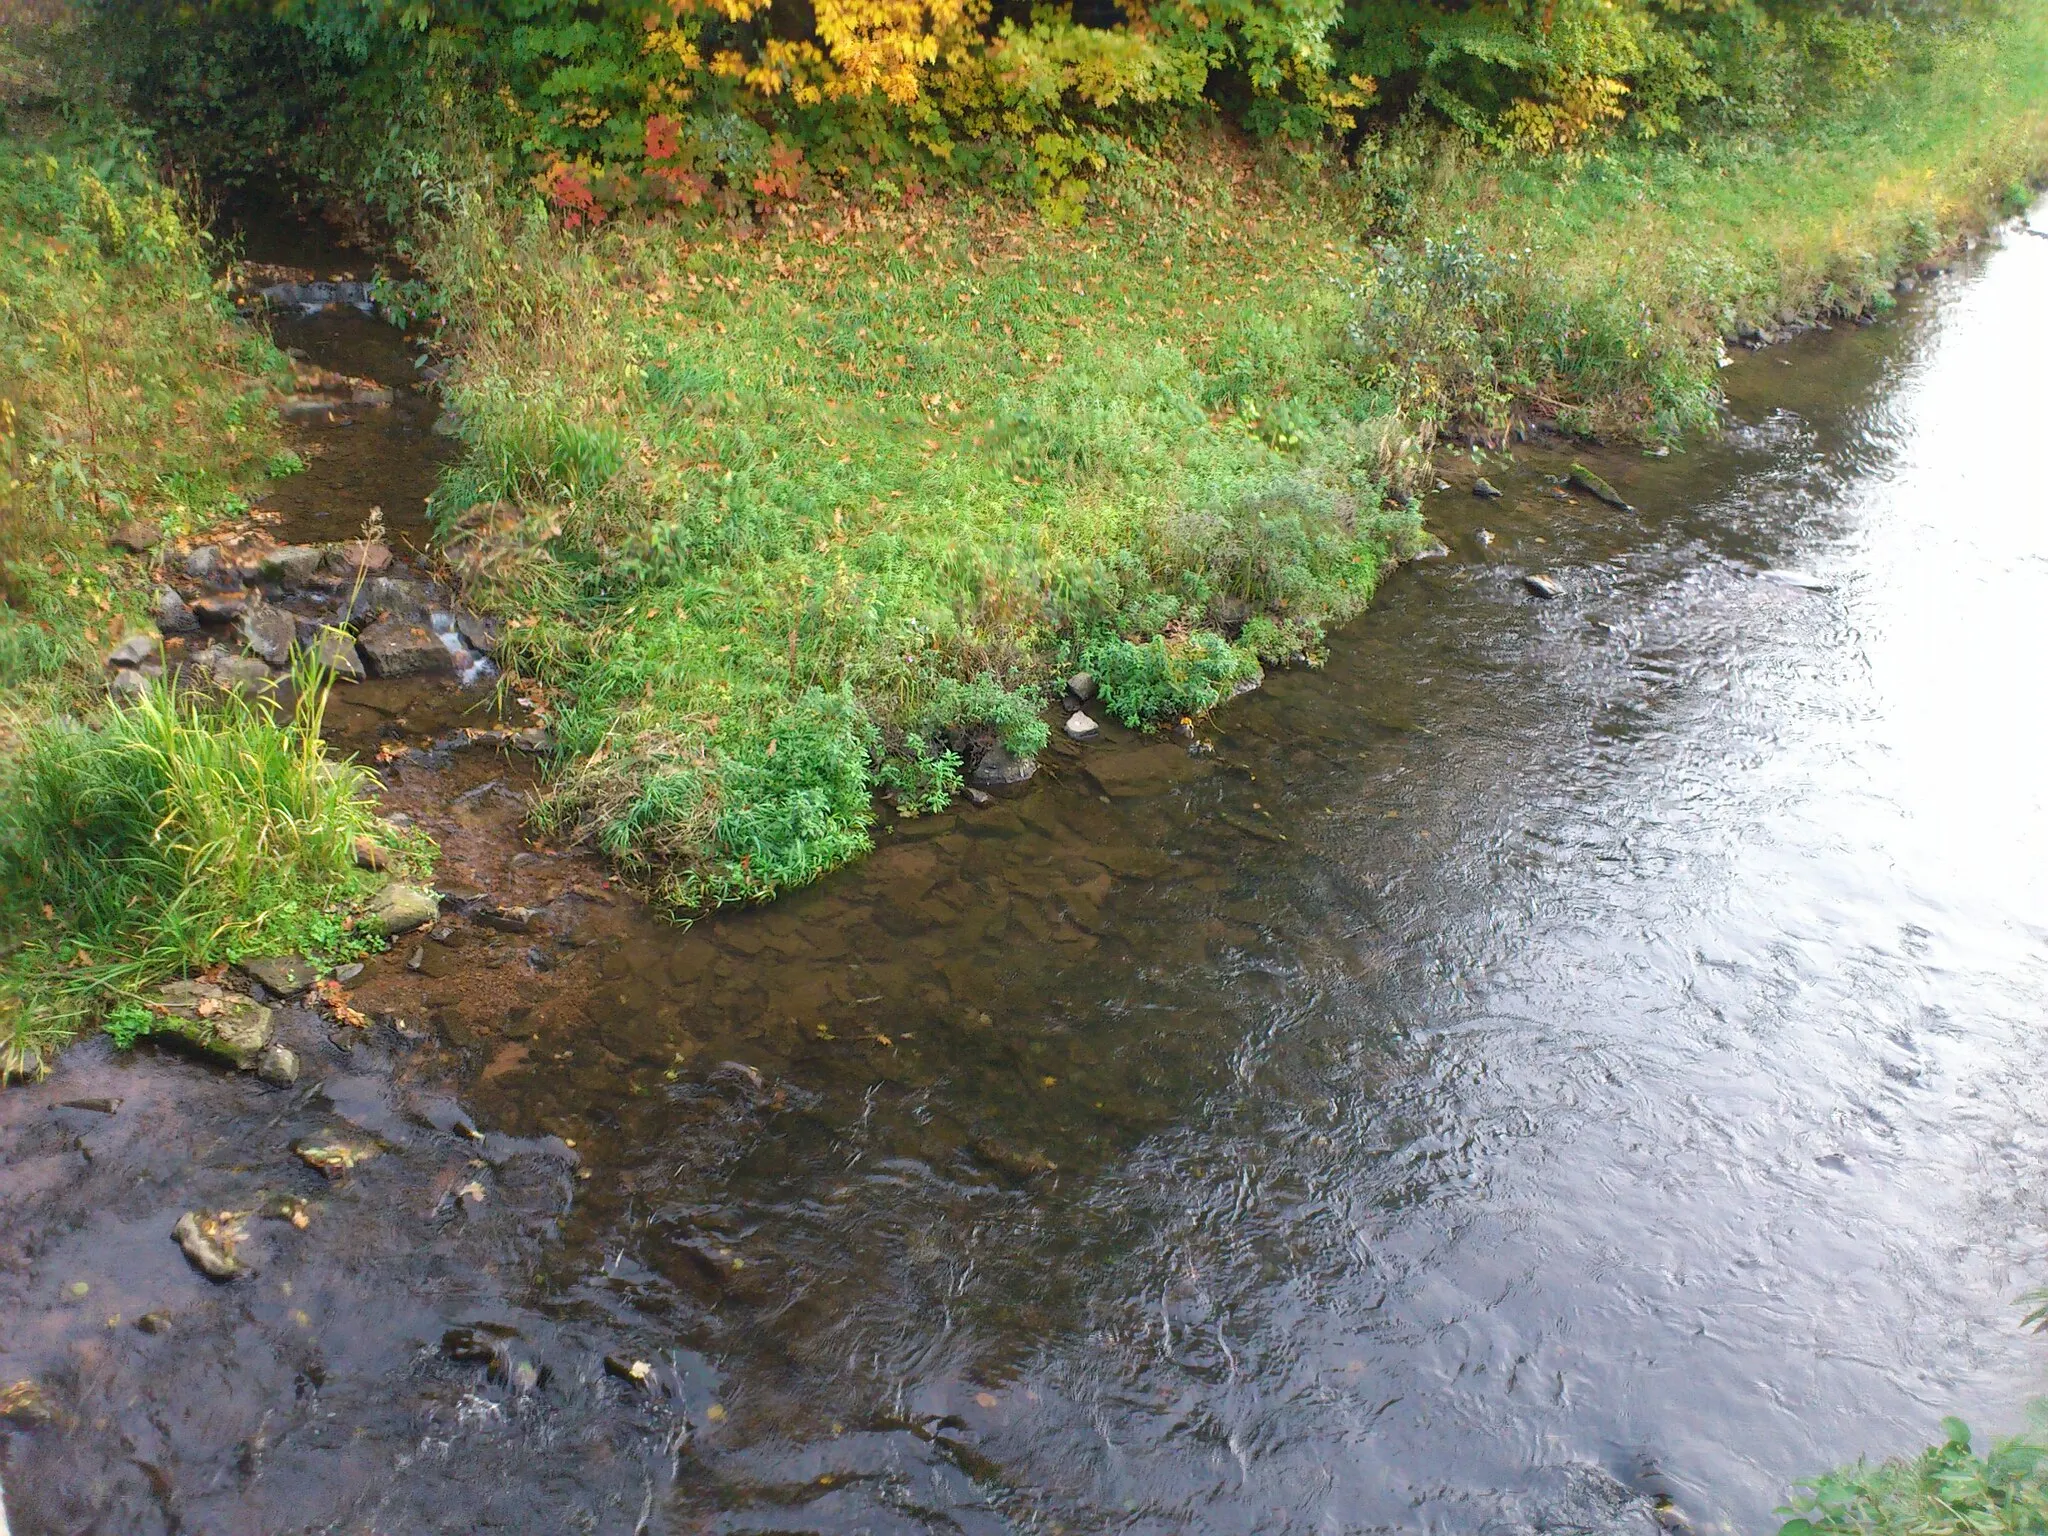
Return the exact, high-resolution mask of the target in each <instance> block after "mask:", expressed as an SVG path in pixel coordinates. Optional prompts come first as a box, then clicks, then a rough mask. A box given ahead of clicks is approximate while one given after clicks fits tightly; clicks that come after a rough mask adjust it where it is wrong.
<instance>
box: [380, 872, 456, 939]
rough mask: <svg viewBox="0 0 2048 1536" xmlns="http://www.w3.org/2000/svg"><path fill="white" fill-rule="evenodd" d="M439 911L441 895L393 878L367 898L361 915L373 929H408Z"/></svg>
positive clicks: (395, 931)
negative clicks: (366, 904)
mask: <svg viewBox="0 0 2048 1536" xmlns="http://www.w3.org/2000/svg"><path fill="white" fill-rule="evenodd" d="M440 914H441V899H440V898H439V897H438V896H436V895H435V894H434V893H433V892H432V891H429V890H423V889H422V888H420V887H419V886H417V885H406V884H404V883H403V882H401V881H397V880H394V881H392V882H391V883H390V884H389V885H387V886H385V887H384V889H383V890H381V891H379V892H378V893H377V894H376V895H374V896H372V897H371V898H370V904H369V905H368V906H367V907H365V908H364V909H363V917H364V919H365V920H366V921H368V922H369V924H370V925H371V927H372V929H373V930H374V931H375V932H378V933H383V934H394V933H410V932H412V930H413V929H415V928H424V927H426V925H427V924H428V923H431V922H432V921H433V920H434V919H435V918H436V917H438V916H440Z"/></svg>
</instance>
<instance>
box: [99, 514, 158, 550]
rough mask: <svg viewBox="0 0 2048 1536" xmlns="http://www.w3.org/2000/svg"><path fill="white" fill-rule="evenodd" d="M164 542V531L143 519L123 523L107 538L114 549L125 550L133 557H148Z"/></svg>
mask: <svg viewBox="0 0 2048 1536" xmlns="http://www.w3.org/2000/svg"><path fill="white" fill-rule="evenodd" d="M163 541H164V531H163V530H162V529H161V528H159V527H157V526H156V524H154V523H145V522H144V521H142V519H141V518H135V519H132V520H131V521H129V522H125V523H123V524H122V525H121V526H120V527H118V528H116V529H115V530H114V531H113V532H112V533H111V534H110V535H108V537H107V542H108V543H109V544H111V545H113V546H114V548H116V549H124V550H126V551H127V552H128V553H129V554H131V555H146V554H148V553H149V552H150V551H151V550H152V549H155V548H156V547H157V545H159V544H161V543H163Z"/></svg>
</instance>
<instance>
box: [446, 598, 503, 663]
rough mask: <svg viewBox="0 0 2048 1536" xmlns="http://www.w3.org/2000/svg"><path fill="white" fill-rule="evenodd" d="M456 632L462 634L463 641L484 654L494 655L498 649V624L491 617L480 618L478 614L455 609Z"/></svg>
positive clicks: (473, 649) (480, 653)
mask: <svg viewBox="0 0 2048 1536" xmlns="http://www.w3.org/2000/svg"><path fill="white" fill-rule="evenodd" d="M452 617H453V618H454V620H455V632H456V633H457V634H459V635H461V636H462V643H463V644H464V645H466V646H468V647H469V648H470V649H471V650H472V651H475V652H477V653H478V654H479V655H482V656H492V655H496V654H497V650H498V626H497V624H496V623H495V622H494V621H493V620H490V619H485V618H479V617H478V616H477V615H476V614H473V613H466V612H464V611H463V610H462V609H460V608H458V609H456V610H455V612H454V614H453V615H452Z"/></svg>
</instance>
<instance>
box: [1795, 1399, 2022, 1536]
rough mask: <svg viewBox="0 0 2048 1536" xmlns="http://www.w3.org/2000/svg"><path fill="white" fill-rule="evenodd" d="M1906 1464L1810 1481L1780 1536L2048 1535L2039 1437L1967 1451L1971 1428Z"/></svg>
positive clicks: (1955, 1428)
mask: <svg viewBox="0 0 2048 1536" xmlns="http://www.w3.org/2000/svg"><path fill="white" fill-rule="evenodd" d="M1942 1430H1943V1432H1944V1434H1945V1436H1946V1438H1945V1439H1944V1440H1943V1441H1942V1443H1941V1444H1939V1445H1935V1446H1930V1447H1928V1449H1926V1450H1925V1451H1923V1452H1921V1453H1920V1454H1919V1455H1918V1456H1915V1457H1913V1458H1911V1459H1910V1460H1898V1461H1887V1462H1882V1463H1880V1464H1879V1465H1877V1466H1871V1465H1869V1464H1868V1463H1866V1462H1858V1463H1857V1464H1856V1465H1855V1466H1853V1467H1844V1468H1842V1469H1841V1470H1839V1471H1836V1472H1830V1473H1828V1474H1826V1475H1825V1476H1823V1477H1818V1478H1815V1479H1814V1480H1813V1481H1812V1482H1811V1483H1808V1484H1806V1485H1804V1487H1805V1491H1804V1493H1803V1494H1801V1495H1800V1496H1799V1497H1798V1498H1796V1499H1794V1500H1793V1502H1792V1504H1791V1506H1790V1507H1789V1508H1787V1509H1786V1510H1784V1511H1783V1513H1785V1514H1787V1515H1790V1516H1791V1518H1790V1519H1788V1520H1787V1521H1786V1522H1785V1523H1784V1524H1783V1525H1782V1526H1780V1527H1779V1536H2041V1533H2043V1532H2048V1445H2044V1444H2043V1443H2042V1441H2041V1440H2040V1439H2039V1438H2037V1437H2030V1436H2020V1437H2017V1438H2014V1439H2011V1440H2004V1441H2000V1442H1999V1443H1997V1444H1996V1445H1994V1446H1993V1447H1992V1448H1991V1451H1990V1453H1989V1454H1988V1455H1985V1456H1979V1455H1977V1454H1976V1453H1975V1452H1974V1451H1972V1450H1971V1448H1970V1427H1969V1426H1968V1425H1967V1424H1965V1423H1964V1422H1963V1421H1962V1420H1961V1419H1944V1420H1942Z"/></svg>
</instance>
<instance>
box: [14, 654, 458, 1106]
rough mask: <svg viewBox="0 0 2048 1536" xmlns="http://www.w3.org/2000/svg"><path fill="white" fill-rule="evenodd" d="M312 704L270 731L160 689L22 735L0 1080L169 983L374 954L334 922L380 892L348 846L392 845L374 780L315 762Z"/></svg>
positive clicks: (213, 703)
mask: <svg viewBox="0 0 2048 1536" xmlns="http://www.w3.org/2000/svg"><path fill="white" fill-rule="evenodd" d="M325 697H326V693H325V688H324V687H323V686H320V685H318V683H317V682H316V683H315V686H312V687H310V688H308V689H306V690H305V691H303V692H302V693H301V694H300V695H299V700H298V704H297V706H296V709H295V711H294V713H293V714H292V715H291V716H290V717H289V718H287V719H284V720H279V719H277V718H275V717H274V716H273V713H272V711H271V709H270V708H269V707H268V706H266V705H263V704H259V703H250V702H247V701H245V700H243V699H241V698H239V697H237V696H233V695H229V696H226V697H208V698H203V699H202V698H200V697H197V696H195V695H191V694H186V693H178V692H175V691H173V690H171V689H169V688H167V687H163V686H161V685H159V686H154V687H152V688H151V690H150V691H149V692H148V693H146V694H145V695H143V696H141V697H140V698H138V699H137V700H136V701H135V702H134V703H132V704H129V705H127V706H125V707H120V708H113V707H109V708H107V709H106V710H105V711H104V712H102V713H101V714H100V715H99V716H98V717H97V718H95V719H93V720H91V721H89V722H88V721H83V720H79V719H75V718H71V717H64V716H60V717H57V718H54V719H50V720H45V721H40V722H37V723H35V724H33V725H31V726H29V727H28V728H27V730H26V731H25V732H24V734H23V737H22V740H21V742H20V744H19V746H18V749H17V750H16V751H15V752H14V753H13V754H12V755H11V756H10V757H8V758H7V759H6V760H4V761H0V955H4V958H0V1071H4V1072H5V1073H6V1074H9V1075H18V1074H26V1073H31V1072H34V1071H35V1070H37V1069H38V1067H39V1066H41V1065H43V1064H44V1063H45V1062H46V1060H47V1057H48V1055H49V1052H50V1051H51V1050H52V1049H53V1048H54V1047H56V1046H57V1045H59V1044H61V1043H62V1042H63V1041H64V1040H65V1039H67V1038H69V1036H70V1035H71V1034H72V1033H73V1032H75V1030H76V1029H77V1028H78V1026H79V1025H80V1024H81V1023H82V1022H84V1021H85V1019H87V1018H88V1017H89V1016H91V1015H92V1014H93V1013H95V1012H97V1011H100V1010H102V1009H103V1008H105V1007H106V1006H108V1005H109V1004H110V1003H112V1002H114V1001H115V1000H118V999H119V998H121V997H123V996H125V995H127V994H131V993H133V992H134V991H135V990H136V989H137V988H139V987H142V986H144V985H147V984H148V983H150V982H153V981H156V980H159V979H161V978H163V977H165V976H169V975H178V974H185V973H188V972H192V971H196V970H202V969H204V968H206V967H208V966H211V965H215V964H218V963H220V962H223V961H236V960H242V959H248V958H252V957H255V956H260V955H265V954H282V953H290V952H294V951H296V952H299V953H302V954H304V955H306V956H307V957H308V958H310V959H312V960H314V961H315V962H316V963H326V964H332V963H335V962H337V961H340V960H343V959H348V958H351V957H353V956H355V955H358V954H361V953H364V952H366V951H368V950H369V949H372V948H375V947H377V944H376V941H375V940H374V939H373V938H372V937H371V936H369V935H367V934H363V933H359V932H357V931H356V930H355V929H354V928H353V927H352V926H351V925H350V923H349V921H348V919H347V917H346V913H347V911H348V909H349V908H350V907H351V906H352V905H353V904H354V903H355V902H356V901H357V900H359V899H360V898H361V897H362V896H364V895H365V894H367V893H368V891H369V890H370V889H372V888H373V887H374V886H375V885H376V884H377V883H378V882H379V880H380V878H381V877H377V876H372V875H369V874H366V873H365V872H363V871H361V870H359V869H357V868H356V866H355V861H354V854H353V842H354V839H355V838H356V837H357V836H359V835H363V834H366V833H369V832H371V831H372V830H373V829H377V830H378V831H379V835H380V837H381V838H382V839H383V840H387V841H388V838H389V833H388V830H387V829H382V828H381V827H380V825H379V823H378V821H377V819H376V816H375V813H374V809H373V807H372V805H371V802H370V800H369V798H368V790H369V788H370V779H369V776H368V775H367V774H366V773H365V772H364V771H363V770H361V769H359V768H356V767H354V766H353V765H350V764H344V763H337V762H335V761H333V760H332V759H330V758H328V757H327V756H326V755H325V753H324V752H323V751H322V749H321V746H320V740H319V723H320V715H321V711H322V709H323V707H324V703H325ZM415 852H416V853H423V852H424V850H415ZM128 1017H129V1015H125V1014H121V1013H118V1012H117V1013H116V1014H115V1015H113V1016H112V1017H111V1019H110V1025H111V1026H112V1027H114V1028H115V1029H116V1030H117V1032H118V1030H120V1029H123V1028H126V1027H127V1026H126V1025H125V1024H123V1022H122V1021H123V1020H124V1019H126V1018H128Z"/></svg>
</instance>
